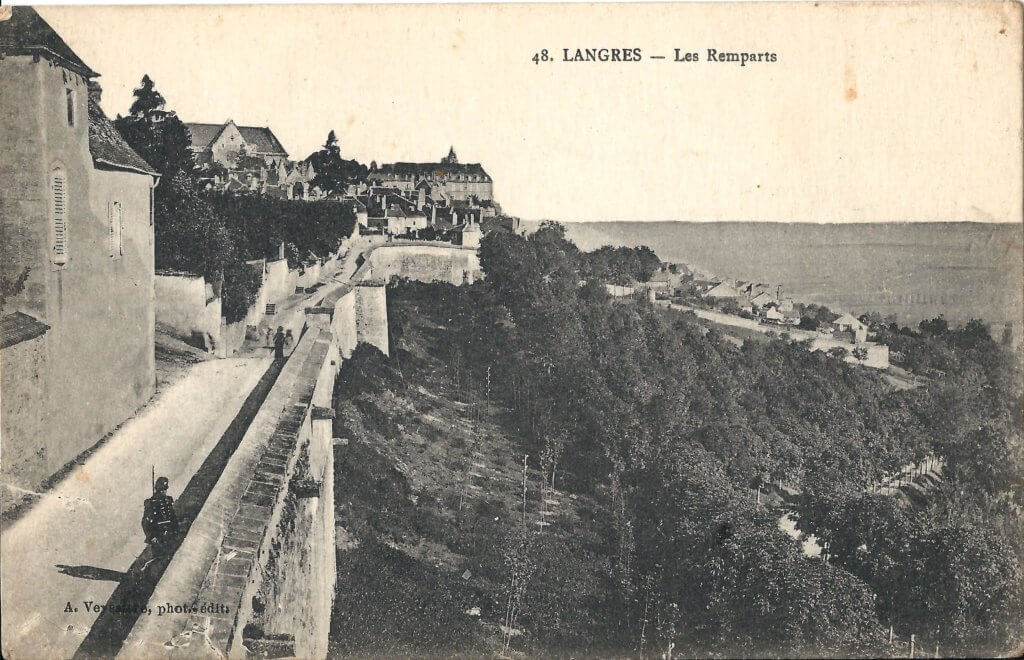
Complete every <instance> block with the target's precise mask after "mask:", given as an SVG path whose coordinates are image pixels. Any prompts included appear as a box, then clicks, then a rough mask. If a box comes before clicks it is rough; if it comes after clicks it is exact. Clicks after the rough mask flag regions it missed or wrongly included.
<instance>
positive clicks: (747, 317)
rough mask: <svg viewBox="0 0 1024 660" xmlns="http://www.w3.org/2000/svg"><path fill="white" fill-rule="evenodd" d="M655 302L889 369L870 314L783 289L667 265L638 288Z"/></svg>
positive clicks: (621, 291) (625, 291) (615, 290)
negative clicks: (841, 309)
mask: <svg viewBox="0 0 1024 660" xmlns="http://www.w3.org/2000/svg"><path fill="white" fill-rule="evenodd" d="M635 288H639V289H642V290H644V291H646V292H647V295H648V297H649V298H650V300H651V302H654V303H661V304H662V305H664V306H667V307H673V308H678V309H683V310H687V311H692V312H694V313H695V314H697V316H699V317H701V318H703V319H704V320H706V321H710V322H713V323H716V324H718V325H720V326H726V327H732V328H743V329H746V330H748V331H750V330H752V331H755V332H760V333H764V334H776V333H778V334H781V333H786V334H787V335H788V336H789V337H790V338H792V339H795V340H799V341H808V342H809V345H810V347H811V349H812V350H823V351H828V352H829V353H830V354H831V355H834V356H835V357H839V358H842V359H844V360H846V361H848V362H855V363H858V364H862V365H864V366H869V367H875V368H878V369H886V368H888V367H889V366H890V363H889V348H888V346H886V345H884V344H880V343H875V342H871V341H869V331H870V325H869V323H868V319H867V318H866V317H863V318H858V317H855V316H854V315H852V314H850V313H849V312H839V313H837V312H833V311H831V310H828V309H827V308H824V307H821V306H818V305H813V304H806V303H802V302H799V301H796V300H793V299H792V298H789V297H786V296H783V295H782V287H781V286H779V285H775V286H772V285H770V284H766V283H763V282H751V281H745V280H728V279H722V278H719V277H716V276H714V275H712V274H711V273H706V272H701V271H699V270H697V269H694V268H692V267H690V266H687V265H685V264H664V265H662V267H661V268H660V269H658V271H657V272H656V273H654V274H653V275H652V277H651V279H650V280H649V281H648V282H644V283H642V284H640V285H639V286H638V287H635ZM609 292H610V293H612V295H619V296H621V295H630V294H633V293H635V291H634V287H616V286H611V285H609Z"/></svg>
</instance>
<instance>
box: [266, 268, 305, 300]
mask: <svg viewBox="0 0 1024 660" xmlns="http://www.w3.org/2000/svg"><path fill="white" fill-rule="evenodd" d="M298 277H299V276H298V273H297V272H295V271H292V270H288V261H287V260H286V259H279V260H277V261H268V262H267V283H266V289H267V294H266V301H267V302H268V303H279V302H281V301H282V300H284V299H285V298H287V297H288V296H290V295H292V294H293V293H295V283H296V282H297V281H298Z"/></svg>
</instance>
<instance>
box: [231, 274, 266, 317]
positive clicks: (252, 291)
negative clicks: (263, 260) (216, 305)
mask: <svg viewBox="0 0 1024 660" xmlns="http://www.w3.org/2000/svg"><path fill="white" fill-rule="evenodd" d="M262 284H263V273H262V269H261V268H259V267H257V268H253V267H252V266H250V265H249V264H246V263H245V262H238V261H235V262H232V263H230V264H228V265H227V266H226V267H225V268H224V286H223V288H222V290H221V313H222V314H223V315H224V320H226V321H227V322H228V323H237V322H238V321H241V320H242V319H244V318H245V315H246V313H247V312H248V311H249V308H250V307H252V306H253V304H255V303H256V297H257V295H258V294H259V290H260V286H262Z"/></svg>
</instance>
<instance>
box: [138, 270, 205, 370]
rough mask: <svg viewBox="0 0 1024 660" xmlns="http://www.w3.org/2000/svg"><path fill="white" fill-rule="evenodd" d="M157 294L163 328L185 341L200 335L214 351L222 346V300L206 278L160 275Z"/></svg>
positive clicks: (160, 323) (159, 317) (180, 274)
mask: <svg viewBox="0 0 1024 660" xmlns="http://www.w3.org/2000/svg"><path fill="white" fill-rule="evenodd" d="M154 295H155V307H156V323H157V324H158V325H159V326H161V327H162V328H164V329H166V330H167V331H169V332H170V333H171V334H174V335H177V336H179V337H182V338H184V339H191V338H192V337H193V336H195V335H197V334H198V335H200V336H202V337H203V338H204V342H205V344H206V349H207V350H210V351H212V350H214V349H215V347H216V346H217V345H218V344H219V343H220V334H221V332H220V331H221V301H220V297H214V295H213V292H212V287H210V286H209V285H208V284H207V283H206V280H205V279H204V278H203V276H202V275H192V274H189V273H158V274H157V275H156V278H155V280H154Z"/></svg>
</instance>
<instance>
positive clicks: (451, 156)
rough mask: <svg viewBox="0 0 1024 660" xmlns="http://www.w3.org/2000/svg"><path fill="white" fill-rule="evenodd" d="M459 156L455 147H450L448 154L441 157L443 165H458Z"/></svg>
mask: <svg viewBox="0 0 1024 660" xmlns="http://www.w3.org/2000/svg"><path fill="white" fill-rule="evenodd" d="M458 163H459V157H458V156H456V155H455V147H448V155H447V156H445V157H444V158H442V159H441V164H442V165H457V164H458Z"/></svg>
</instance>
